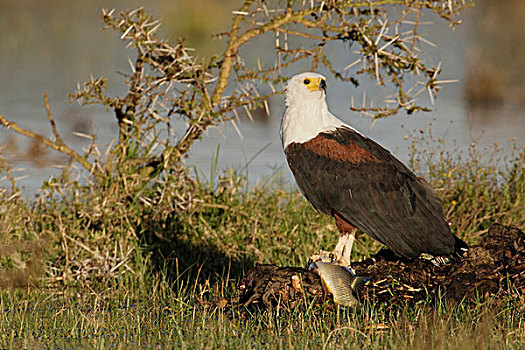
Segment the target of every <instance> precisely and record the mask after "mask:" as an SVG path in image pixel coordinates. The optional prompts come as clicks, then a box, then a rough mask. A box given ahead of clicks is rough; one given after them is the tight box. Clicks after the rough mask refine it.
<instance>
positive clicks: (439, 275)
mask: <svg viewBox="0 0 525 350" xmlns="http://www.w3.org/2000/svg"><path fill="white" fill-rule="evenodd" d="M352 267H353V269H354V270H355V271H356V273H357V274H358V275H360V276H367V277H370V278H371V281H370V282H369V283H368V284H367V285H366V286H365V288H364V290H363V291H362V292H361V294H360V300H370V301H374V302H376V303H388V304H389V305H390V306H395V305H405V304H407V303H415V302H418V301H421V300H430V301H432V300H435V298H436V297H437V296H438V295H446V298H447V300H449V301H461V300H466V301H473V300H475V298H477V297H479V296H485V297H488V296H493V297H499V298H502V297H505V296H509V295H511V294H512V293H513V292H515V291H519V292H525V234H524V233H523V232H522V231H520V230H519V229H518V228H516V227H513V226H503V225H500V224H494V225H492V226H491V227H490V228H489V231H488V234H487V235H486V236H485V237H484V238H483V239H482V241H481V243H480V244H478V245H475V246H471V247H470V249H469V250H468V252H466V253H465V254H464V255H463V256H462V257H454V258H451V259H450V261H449V262H448V263H447V264H445V265H443V266H440V267H438V266H435V265H434V264H432V262H431V261H430V260H425V259H406V258H399V257H397V256H395V255H394V254H393V253H392V252H391V251H390V250H388V249H383V250H381V251H380V252H379V253H377V254H376V255H374V256H372V257H371V258H368V259H365V260H363V261H360V262H356V263H353V264H352ZM240 288H241V294H240V297H239V304H241V305H245V306H246V305H253V304H258V305H261V306H263V307H274V306H277V305H281V306H286V307H294V306H296V305H297V304H299V303H304V302H306V303H320V304H321V303H326V304H327V305H328V306H329V307H333V302H331V296H330V295H329V293H327V292H326V291H325V290H323V286H322V284H321V280H320V278H319V276H318V275H317V274H316V273H315V272H312V271H308V270H305V269H303V268H298V267H277V266H275V265H257V266H255V267H254V268H253V269H251V270H250V271H248V272H247V273H246V275H245V276H244V278H243V279H242V282H241V286H240Z"/></svg>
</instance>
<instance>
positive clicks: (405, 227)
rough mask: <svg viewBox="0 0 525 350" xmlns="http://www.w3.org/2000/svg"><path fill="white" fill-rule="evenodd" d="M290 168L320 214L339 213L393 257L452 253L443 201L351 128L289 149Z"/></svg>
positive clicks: (453, 243)
mask: <svg viewBox="0 0 525 350" xmlns="http://www.w3.org/2000/svg"><path fill="white" fill-rule="evenodd" d="M285 153H286V158H287V160H288V163H289V165H290V168H291V170H292V172H293V174H294V176H295V179H296V180H297V183H298V184H299V187H300V188H301V190H302V192H303V193H304V195H305V196H306V198H307V199H308V200H309V201H310V202H311V203H312V204H313V206H314V207H315V208H317V209H318V210H320V211H322V212H324V213H326V214H329V215H333V214H334V212H336V213H338V214H339V215H340V216H342V217H343V218H344V219H345V220H347V221H348V222H349V223H350V224H352V225H354V226H355V227H357V228H358V229H359V230H361V231H363V232H365V233H367V234H369V235H370V236H372V237H373V238H375V239H376V240H378V241H380V242H382V243H383V244H385V245H386V246H388V247H389V248H390V249H392V250H393V251H394V252H395V253H397V254H399V255H402V256H408V257H417V256H419V255H420V254H421V253H429V254H432V255H446V254H451V253H453V252H454V251H455V250H456V249H457V247H456V245H457V244H458V241H459V242H461V241H460V240H459V239H457V238H456V237H455V236H454V235H452V234H451V233H450V228H449V226H448V224H447V222H446V221H445V217H444V213H443V208H442V205H441V201H440V200H439V198H438V197H437V196H436V195H435V193H434V192H433V191H432V189H431V188H430V187H429V186H428V185H427V184H426V182H425V181H424V180H422V179H420V178H418V177H417V176H416V175H414V174H413V173H412V172H411V171H410V170H409V169H408V168H407V167H406V166H405V165H403V164H402V163H401V162H400V161H399V160H397V159H396V158H395V157H394V156H392V154H391V153H390V152H388V151H387V150H386V149H384V148H383V147H381V146H380V145H379V144H377V143H375V142H374V141H372V140H370V139H368V138H366V137H364V136H363V135H361V134H359V133H357V132H355V131H353V130H351V129H348V128H339V129H337V130H335V131H333V132H327V133H322V134H320V135H319V136H317V137H316V138H314V139H312V140H310V141H307V142H305V143H292V144H290V145H288V147H287V148H286V151H285Z"/></svg>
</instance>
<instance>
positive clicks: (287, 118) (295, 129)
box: [280, 99, 353, 149]
mask: <svg viewBox="0 0 525 350" xmlns="http://www.w3.org/2000/svg"><path fill="white" fill-rule="evenodd" d="M342 126H345V127H348V128H350V129H353V128H352V127H350V126H349V125H346V124H345V123H343V121H342V120H340V119H338V118H336V117H335V116H334V115H333V114H332V113H330V111H329V110H328V107H327V105H326V101H325V100H324V99H322V100H321V99H311V100H307V101H301V102H300V103H293V104H289V105H288V107H287V108H286V110H285V111H284V114H283V118H282V120H281V130H280V133H281V140H282V142H283V148H284V149H286V147H287V146H288V145H289V144H290V143H292V142H298V143H304V142H306V141H308V140H311V139H313V138H314V137H316V136H317V135H318V134H319V133H322V132H327V131H333V130H335V129H337V128H338V127H342Z"/></svg>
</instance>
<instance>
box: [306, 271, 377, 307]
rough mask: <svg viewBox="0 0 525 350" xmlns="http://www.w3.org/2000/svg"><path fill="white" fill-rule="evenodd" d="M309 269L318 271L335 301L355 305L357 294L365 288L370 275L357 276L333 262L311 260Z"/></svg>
mask: <svg viewBox="0 0 525 350" xmlns="http://www.w3.org/2000/svg"><path fill="white" fill-rule="evenodd" d="M308 269H309V270H313V271H315V272H317V274H318V275H319V277H321V282H322V284H323V287H324V288H325V290H326V291H328V292H329V293H330V294H332V297H333V300H334V303H335V304H337V305H340V306H347V307H355V306H357V305H358V304H359V300H358V299H357V297H356V295H357V294H358V293H359V292H360V291H361V290H362V289H363V287H364V285H365V283H366V282H367V281H369V280H370V278H369V277H362V276H356V275H355V273H353V272H352V270H350V269H349V268H347V267H345V266H341V265H337V264H334V263H331V262H320V261H318V262H311V263H309V264H308Z"/></svg>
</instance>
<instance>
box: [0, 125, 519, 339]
mask: <svg viewBox="0 0 525 350" xmlns="http://www.w3.org/2000/svg"><path fill="white" fill-rule="evenodd" d="M412 148H413V156H412V166H413V167H414V168H415V169H417V170H418V172H419V173H421V174H425V177H426V178H427V179H429V181H430V182H431V184H432V185H433V186H434V187H435V188H436V190H437V191H438V192H439V194H440V196H441V197H442V198H443V202H444V206H445V209H446V212H447V217H448V218H449V219H450V221H451V225H452V228H453V230H454V231H455V232H456V234H458V235H460V236H461V237H462V238H464V239H465V240H466V241H468V242H470V243H474V242H476V241H477V240H478V239H479V237H480V236H482V235H483V234H484V233H485V231H486V229H487V228H488V226H489V225H490V224H492V223H493V222H496V221H497V222H501V223H504V224H513V225H516V226H521V227H522V225H523V222H524V215H525V214H524V213H525V202H524V194H525V190H524V183H525V181H524V180H525V179H524V168H523V164H524V162H523V160H524V151H523V149H522V148H519V147H514V148H513V149H512V150H510V149H511V148H512V147H511V148H507V149H506V150H505V151H504V150H503V149H500V148H498V147H493V148H491V149H489V150H476V149H475V148H472V149H470V150H468V151H467V152H466V153H464V154H462V155H459V156H458V153H457V151H455V150H454V151H446V148H445V147H444V145H443V144H442V143H440V141H439V140H433V139H432V136H431V135H430V134H428V133H425V134H422V135H421V136H420V137H419V138H416V139H414V141H413V143H412ZM509 150H510V151H509ZM504 154H506V155H507V156H506V157H504ZM5 170H7V169H5ZM181 171H182V173H181V174H184V170H181ZM179 175H180V174H179ZM177 178H178V179H180V181H179V182H170V183H167V182H166V183H164V184H163V185H162V186H160V185H158V184H157V185H156V186H152V187H148V188H145V189H143V192H142V194H143V196H144V198H157V199H158V200H157V202H156V205H150V204H149V203H148V202H146V201H144V200H141V197H140V196H136V197H135V198H130V197H129V195H128V194H127V192H126V191H125V190H124V189H120V192H119V189H117V188H109V189H108V188H104V187H99V186H96V185H88V186H84V185H80V184H78V183H76V182H74V181H69V180H68V178H67V177H63V178H61V179H55V180H51V181H49V182H48V183H46V184H45V186H44V190H43V191H42V195H41V196H40V198H39V199H38V200H37V201H36V202H33V203H29V202H26V201H24V200H22V199H18V198H17V197H14V198H13V196H12V195H11V194H12V193H11V191H7V190H6V191H4V192H3V193H2V197H1V200H0V211H1V213H2V215H1V219H0V235H1V236H0V237H1V240H2V265H1V266H2V269H1V276H0V278H1V281H2V285H3V286H4V287H6V288H4V290H3V291H2V294H1V300H0V303H1V308H2V310H3V314H2V318H1V320H0V334H2V336H1V338H0V339H1V340H0V347H2V348H9V347H14V348H20V347H27V348H34V347H35V346H41V347H58V348H62V347H70V346H71V347H73V346H79V345H81V346H84V347H93V348H100V347H109V346H115V347H117V348H118V347H131V348H157V347H182V348H198V347H203V346H204V347H209V348H215V347H217V346H221V347H227V348H239V347H240V348H268V347H277V346H279V347H286V348H309V347H314V346H315V347H323V346H325V347H330V348H331V347H342V348H344V347H349V346H353V347H355V346H364V347H369V348H383V347H402V348H420V346H422V345H424V346H431V347H432V348H456V347H459V346H462V347H466V348H480V347H481V348H509V347H515V348H520V347H521V346H522V345H523V343H524V342H525V339H524V337H525V332H524V330H523V329H524V327H523V324H522V320H523V317H524V311H525V302H524V300H523V296H522V294H521V293H522V292H521V291H515V292H514V293H513V294H514V295H515V296H517V297H516V298H513V299H512V300H492V299H491V298H490V297H489V298H482V297H481V296H480V299H479V302H478V303H476V304H474V305H472V304H468V305H467V304H459V305H448V304H447V302H446V298H443V300H438V301H437V302H436V305H434V306H430V305H427V303H421V304H419V305H416V306H414V307H406V308H404V309H398V308H396V309H390V308H389V307H388V306H385V305H381V306H378V305H374V304H373V301H365V304H364V306H363V308H362V310H360V311H359V312H357V313H355V312H352V311H349V310H340V311H339V312H337V311H333V310H328V309H325V308H322V307H321V308H320V307H318V306H316V307H314V306H303V307H299V308H297V309H294V310H286V309H280V308H277V309H275V310H257V309H244V308H239V309H229V308H220V307H219V306H220V304H221V303H220V299H221V298H230V297H232V296H235V295H236V293H238V289H237V287H238V283H239V279H240V277H242V274H243V271H245V270H246V269H247V268H250V267H251V266H253V265H254V264H255V263H274V264H278V265H290V266H304V264H305V259H307V257H308V256H309V255H310V254H311V253H312V252H313V251H315V250H316V249H318V248H319V247H325V248H327V247H330V246H331V245H333V244H334V243H335V241H336V239H337V234H336V228H335V225H334V224H333V222H331V220H330V219H329V218H327V217H325V216H321V215H320V214H318V213H316V212H315V211H314V210H313V209H312V208H311V206H310V205H309V204H308V203H307V202H306V201H305V200H304V199H303V198H302V196H301V195H300V194H299V193H297V192H289V191H287V190H285V189H283V188H281V187H279V185H278V183H277V182H273V181H271V180H270V181H268V182H267V183H266V184H265V185H261V186H255V187H250V186H248V184H247V181H246V179H245V178H244V177H243V176H240V175H239V174H237V173H236V172H235V171H233V170H228V171H225V172H223V173H222V174H220V176H219V181H217V182H215V183H214V184H210V183H204V182H201V181H196V180H194V179H191V178H190V177H187V178H186V177H184V176H177ZM15 185H16V184H15ZM187 187H189V188H190V189H191V194H192V195H191V198H189V197H181V194H182V193H188V192H184V191H182V190H181V189H182V188H187ZM182 204H184V205H182ZM181 208H182V209H181ZM379 248H380V246H379V244H378V243H376V242H374V241H373V240H371V239H369V238H368V237H366V236H363V237H361V238H360V240H359V244H358V245H357V248H356V250H355V252H354V256H353V258H354V259H361V258H363V257H364V256H367V255H369V254H370V253H374V252H376V251H377V250H378V249H379ZM218 305H219V306H218ZM520 344H521V345H520Z"/></svg>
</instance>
